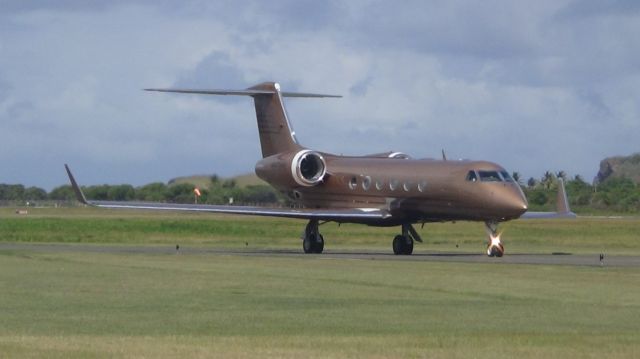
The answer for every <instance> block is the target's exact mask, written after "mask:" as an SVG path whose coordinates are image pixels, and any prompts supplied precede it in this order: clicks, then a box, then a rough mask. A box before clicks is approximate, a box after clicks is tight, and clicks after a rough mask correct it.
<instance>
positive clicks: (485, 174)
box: [478, 171, 502, 182]
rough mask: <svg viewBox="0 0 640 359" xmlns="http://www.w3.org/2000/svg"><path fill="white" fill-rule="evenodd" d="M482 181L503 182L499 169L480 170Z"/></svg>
mask: <svg viewBox="0 0 640 359" xmlns="http://www.w3.org/2000/svg"><path fill="white" fill-rule="evenodd" d="M478 174H479V175H480V181H482V182H502V179H501V178H500V175H498V172H497V171H478Z"/></svg>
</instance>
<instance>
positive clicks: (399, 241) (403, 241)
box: [393, 234, 413, 255]
mask: <svg viewBox="0 0 640 359" xmlns="http://www.w3.org/2000/svg"><path fill="white" fill-rule="evenodd" d="M411 253H413V240H412V239H411V238H409V237H405V236H403V235H400V234H399V235H397V236H395V238H393V254H395V255H409V254H411Z"/></svg>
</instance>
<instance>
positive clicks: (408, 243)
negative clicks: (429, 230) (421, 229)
mask: <svg viewBox="0 0 640 359" xmlns="http://www.w3.org/2000/svg"><path fill="white" fill-rule="evenodd" d="M403 254H404V255H407V256H409V255H411V254H413V239H411V238H405V242H404V253H403Z"/></svg>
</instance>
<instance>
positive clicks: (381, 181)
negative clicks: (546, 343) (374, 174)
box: [376, 179, 384, 191]
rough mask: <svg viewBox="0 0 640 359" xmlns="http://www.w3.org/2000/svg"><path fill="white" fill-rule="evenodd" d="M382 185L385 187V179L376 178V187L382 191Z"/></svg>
mask: <svg viewBox="0 0 640 359" xmlns="http://www.w3.org/2000/svg"><path fill="white" fill-rule="evenodd" d="M382 187H384V181H383V180H381V179H377V180H376V189H377V190H378V191H382Z"/></svg>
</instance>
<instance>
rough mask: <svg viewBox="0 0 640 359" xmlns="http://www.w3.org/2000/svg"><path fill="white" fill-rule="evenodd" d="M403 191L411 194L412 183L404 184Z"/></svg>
mask: <svg viewBox="0 0 640 359" xmlns="http://www.w3.org/2000/svg"><path fill="white" fill-rule="evenodd" d="M402 189H403V190H404V191H405V192H409V190H410V189H411V182H405V183H403V184H402Z"/></svg>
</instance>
